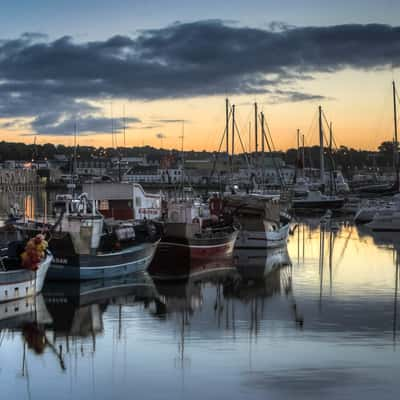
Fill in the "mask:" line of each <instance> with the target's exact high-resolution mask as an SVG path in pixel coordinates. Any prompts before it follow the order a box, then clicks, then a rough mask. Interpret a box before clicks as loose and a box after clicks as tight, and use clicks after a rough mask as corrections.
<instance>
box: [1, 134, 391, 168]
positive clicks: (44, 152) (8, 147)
mask: <svg viewBox="0 0 400 400" xmlns="http://www.w3.org/2000/svg"><path fill="white" fill-rule="evenodd" d="M325 153H326V155H327V158H328V162H327V165H328V166H330V165H332V160H333V164H334V165H335V167H336V168H341V169H342V170H343V172H344V173H350V172H351V171H354V170H355V169H362V168H372V167H376V168H392V166H393V143H392V142H383V143H382V144H381V145H380V146H379V147H378V149H377V151H375V152H373V151H367V150H356V149H353V148H348V147H346V146H340V147H339V148H337V149H335V150H333V151H332V155H330V154H329V151H328V150H327V149H326V150H325ZM73 154H74V147H73V146H64V145H54V144H52V143H46V144H25V143H12V142H4V141H3V142H0V161H5V160H18V161H28V160H32V159H33V160H45V159H49V160H50V159H52V158H54V156H55V155H65V156H66V157H67V158H68V159H70V158H71V157H72V156H73ZM171 154H172V155H174V156H176V157H177V158H178V157H179V154H180V151H179V150H176V149H174V150H166V149H157V148H154V147H151V146H143V147H126V148H118V149H115V148H105V147H97V148H96V147H92V146H78V148H77V156H78V157H79V159H81V160H91V159H98V158H102V159H107V158H111V157H118V156H123V157H138V156H143V155H146V156H148V157H149V158H155V159H157V158H158V159H161V158H162V157H163V156H165V155H171ZM272 154H273V155H274V156H277V157H280V158H282V159H283V160H284V161H285V162H286V164H289V165H295V164H296V163H297V150H296V149H288V150H287V151H277V152H275V153H272ZM304 154H305V156H304V160H305V167H306V168H318V167H319V147H318V146H313V147H306V148H305V151H304ZM185 155H186V159H188V158H190V159H201V158H203V159H205V158H207V157H208V158H209V157H210V156H211V157H216V156H217V153H216V152H207V151H204V150H203V151H194V150H192V151H185ZM221 157H224V155H223V154H222V155H221Z"/></svg>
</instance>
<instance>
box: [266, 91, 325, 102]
mask: <svg viewBox="0 0 400 400" xmlns="http://www.w3.org/2000/svg"><path fill="white" fill-rule="evenodd" d="M325 99H327V97H326V96H321V95H319V94H311V93H303V92H298V91H293V90H279V89H277V90H275V91H274V92H273V94H272V95H271V96H269V101H270V102H271V103H297V102H300V101H317V100H319V101H321V100H325Z"/></svg>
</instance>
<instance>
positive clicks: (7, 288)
mask: <svg viewBox="0 0 400 400" xmlns="http://www.w3.org/2000/svg"><path fill="white" fill-rule="evenodd" d="M32 240H33V239H32ZM38 240H40V239H38ZM38 244H39V243H38ZM30 254H31V253H29V255H27V253H26V251H25V249H24V244H23V243H22V242H11V243H10V244H9V245H8V247H7V249H6V251H5V252H4V253H3V254H2V255H1V256H0V302H10V301H15V300H19V299H22V298H25V297H30V296H35V295H36V294H38V293H40V292H41V290H42V288H43V284H44V281H45V278H46V275H47V271H48V269H49V267H50V263H51V261H52V259H53V256H52V255H51V253H50V252H49V251H47V250H45V251H43V255H42V256H40V257H39V258H38V259H37V260H34V262H32V263H30V260H27V259H26V257H31V255H30ZM24 256H25V259H24ZM32 257H33V256H32Z"/></svg>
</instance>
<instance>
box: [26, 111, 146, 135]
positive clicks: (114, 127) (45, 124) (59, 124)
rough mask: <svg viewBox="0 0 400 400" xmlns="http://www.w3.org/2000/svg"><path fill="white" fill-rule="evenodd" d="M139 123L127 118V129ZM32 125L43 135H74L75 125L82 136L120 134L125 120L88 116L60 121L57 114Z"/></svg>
mask: <svg viewBox="0 0 400 400" xmlns="http://www.w3.org/2000/svg"><path fill="white" fill-rule="evenodd" d="M137 122H140V120H139V119H137V118H125V127H129V126H130V124H133V123H137ZM31 125H32V128H33V130H34V131H35V132H37V133H40V134H42V135H59V136H69V135H73V134H74V130H75V125H76V130H77V132H78V133H79V134H80V135H87V134H90V133H111V132H112V131H113V132H114V133H119V132H122V130H123V128H124V119H122V118H117V119H115V118H114V119H111V118H105V117H95V116H86V117H81V118H79V119H78V120H75V119H74V118H70V117H69V118H65V119H62V120H60V116H59V115H58V114H57V113H48V114H43V115H41V116H39V117H37V118H35V119H34V121H33V122H32V124H31Z"/></svg>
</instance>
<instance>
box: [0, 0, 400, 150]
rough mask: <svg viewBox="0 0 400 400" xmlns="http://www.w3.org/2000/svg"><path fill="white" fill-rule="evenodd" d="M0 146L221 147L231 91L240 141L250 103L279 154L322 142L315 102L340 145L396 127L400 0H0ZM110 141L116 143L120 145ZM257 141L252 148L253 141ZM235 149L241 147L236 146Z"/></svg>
mask: <svg viewBox="0 0 400 400" xmlns="http://www.w3.org/2000/svg"><path fill="white" fill-rule="evenodd" d="M1 5H2V10H1V14H0V134H1V137H2V139H3V140H14V141H16V140H18V141H24V142H26V143H32V142H33V140H34V137H35V136H36V137H37V142H40V143H45V142H52V143H63V144H72V136H71V135H72V134H73V131H74V126H75V125H76V127H77V131H78V133H79V142H80V143H81V144H88V145H105V146H110V145H111V144H112V143H113V140H112V137H111V131H112V130H114V132H116V133H117V143H118V144H121V145H122V144H123V126H124V122H123V121H124V116H125V126H126V129H125V131H126V135H125V137H126V144H127V145H142V144H149V145H154V146H160V145H161V144H162V145H163V146H165V147H180V139H179V138H180V136H181V135H182V129H183V124H182V122H181V121H182V120H185V124H184V132H185V148H186V149H192V148H194V149H198V150H201V149H215V148H217V147H218V144H219V141H220V138H221V134H222V132H223V129H224V118H225V116H224V112H225V103H224V99H225V97H229V99H230V102H231V103H234V104H236V114H237V122H238V128H239V131H240V133H241V136H242V138H243V142H244V144H245V146H246V147H247V146H248V145H249V140H250V142H251V137H250V139H249V130H251V129H252V124H253V121H252V116H253V111H252V104H253V103H254V102H255V101H256V102H258V103H259V108H260V110H263V111H264V113H265V115H266V118H267V121H268V125H269V127H270V130H271V133H272V135H273V138H274V142H275V145H276V147H277V148H280V149H285V148H287V147H291V146H294V145H295V142H296V129H297V128H299V129H301V131H302V132H303V134H304V135H305V138H306V143H307V144H313V143H315V142H316V140H317V129H316V128H317V127H316V110H317V107H318V105H319V104H321V105H322V106H323V109H324V112H325V114H326V117H327V120H329V121H332V123H333V127H334V133H335V138H336V143H337V144H338V145H341V144H343V145H348V146H353V147H356V148H375V147H376V146H377V145H378V144H379V143H380V142H381V141H383V140H390V139H391V137H392V135H393V127H392V125H393V123H392V100H391V82H392V80H393V79H394V80H396V81H398V86H399V88H400V68H399V64H400V22H399V21H398V20H399V18H398V17H399V15H400V2H399V1H398V0H381V1H373V0H347V1H344V0H336V1H335V2H328V1H321V2H319V4H318V5H317V2H315V1H313V0H281V1H270V0H247V1H246V2H245V1H239V0H231V1H219V0H213V1H210V0H202V1H189V0H186V1H184V0H151V1H147V2H144V1H142V0H141V1H137V0H113V1H112V2H109V1H107V2H106V1H103V0H81V1H73V0H69V1H64V0H58V1H57V0H35V1H31V0H30V1H28V0H19V1H9V0H2V2H1ZM114 143H115V141H114ZM250 144H251V145H253V143H250ZM237 150H238V151H239V150H240V148H239V144H238V148H237Z"/></svg>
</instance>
